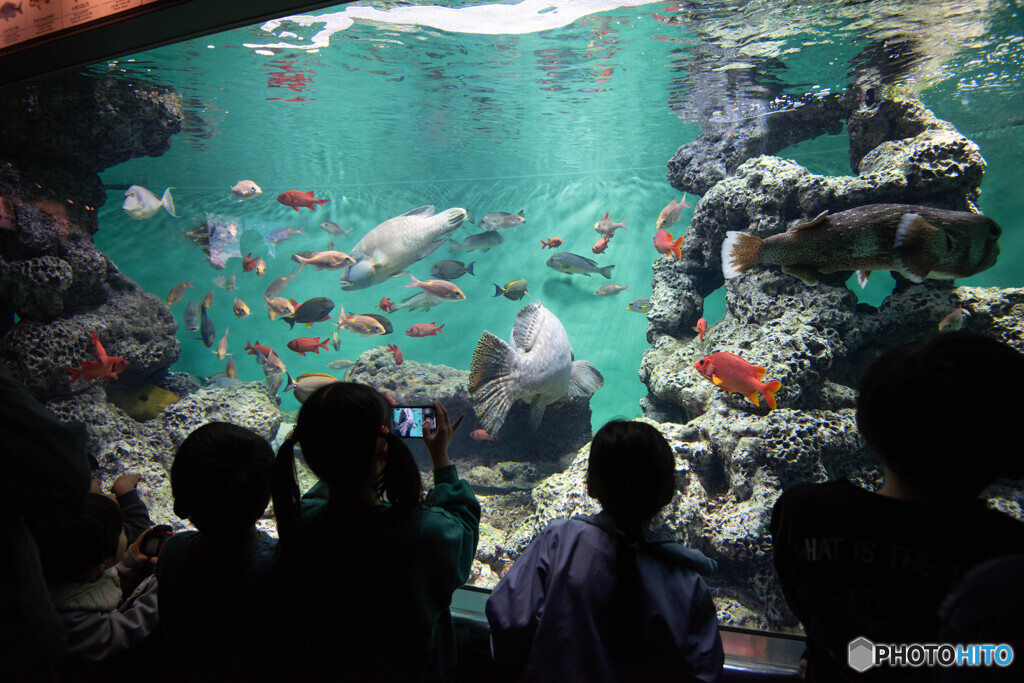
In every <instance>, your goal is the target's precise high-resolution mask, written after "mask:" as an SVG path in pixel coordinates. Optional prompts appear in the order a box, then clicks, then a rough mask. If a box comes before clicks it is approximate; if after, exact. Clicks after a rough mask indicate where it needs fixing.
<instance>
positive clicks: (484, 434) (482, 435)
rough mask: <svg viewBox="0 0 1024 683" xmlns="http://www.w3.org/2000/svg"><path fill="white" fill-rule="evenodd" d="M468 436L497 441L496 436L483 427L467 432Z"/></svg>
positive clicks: (478, 439)
mask: <svg viewBox="0 0 1024 683" xmlns="http://www.w3.org/2000/svg"><path fill="white" fill-rule="evenodd" d="M469 438H471V439H473V440H475V441H497V440H498V437H496V436H491V435H490V434H488V433H487V432H486V431H485V430H483V429H474V430H473V431H471V432H470V433H469Z"/></svg>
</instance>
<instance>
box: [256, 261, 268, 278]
mask: <svg viewBox="0 0 1024 683" xmlns="http://www.w3.org/2000/svg"><path fill="white" fill-rule="evenodd" d="M254 267H255V268H256V275H258V276H259V277H263V274H264V273H266V272H267V262H266V261H264V260H263V258H262V257H261V258H258V259H256V265H255V266H254Z"/></svg>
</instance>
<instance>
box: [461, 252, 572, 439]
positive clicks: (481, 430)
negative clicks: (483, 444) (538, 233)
mask: <svg viewBox="0 0 1024 683" xmlns="http://www.w3.org/2000/svg"><path fill="white" fill-rule="evenodd" d="M560 246H562V238H560V237H552V238H551V239H549V240H547V241H544V240H541V241H540V248H541V250H542V251H543V250H544V247H547V248H548V249H558V247H560ZM481 431H482V430H481Z"/></svg>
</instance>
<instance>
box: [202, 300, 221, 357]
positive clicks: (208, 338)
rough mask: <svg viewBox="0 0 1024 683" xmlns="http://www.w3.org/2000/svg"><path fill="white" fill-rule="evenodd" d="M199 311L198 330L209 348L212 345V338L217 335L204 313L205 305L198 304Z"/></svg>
mask: <svg viewBox="0 0 1024 683" xmlns="http://www.w3.org/2000/svg"><path fill="white" fill-rule="evenodd" d="M199 313H200V316H201V317H202V320H201V322H200V323H199V331H200V333H201V334H202V335H203V343H204V344H206V346H207V347H208V348H209V347H211V346H213V340H214V338H215V337H216V336H217V335H216V333H215V332H214V331H213V321H212V320H210V318H209V316H207V315H206V306H200V307H199Z"/></svg>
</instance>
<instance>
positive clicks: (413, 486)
mask: <svg viewBox="0 0 1024 683" xmlns="http://www.w3.org/2000/svg"><path fill="white" fill-rule="evenodd" d="M384 440H385V441H387V443H388V461H387V464H386V465H385V466H384V471H383V472H381V475H380V477H379V478H378V479H377V483H376V488H377V498H379V499H380V500H386V501H387V502H389V503H391V504H392V505H394V506H395V507H396V508H398V509H399V510H411V509H412V508H414V507H417V506H419V505H422V504H423V480H422V478H421V477H420V468H419V466H417V465H416V459H415V458H414V457H413V455H412V451H411V450H409V446H407V445H406V443H405V441H403V440H402V439H400V438H399V437H397V436H395V435H394V434H393V433H392V432H391V431H390V430H389V431H388V432H387V433H386V434H385V435H384Z"/></svg>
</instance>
